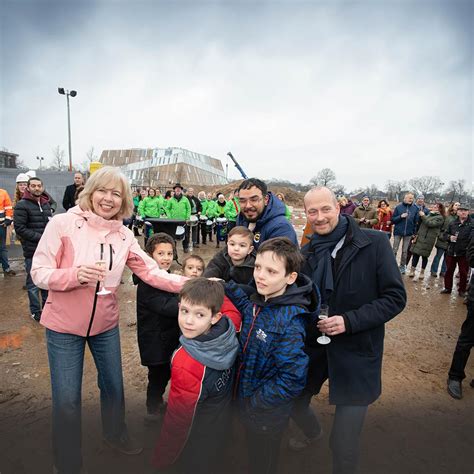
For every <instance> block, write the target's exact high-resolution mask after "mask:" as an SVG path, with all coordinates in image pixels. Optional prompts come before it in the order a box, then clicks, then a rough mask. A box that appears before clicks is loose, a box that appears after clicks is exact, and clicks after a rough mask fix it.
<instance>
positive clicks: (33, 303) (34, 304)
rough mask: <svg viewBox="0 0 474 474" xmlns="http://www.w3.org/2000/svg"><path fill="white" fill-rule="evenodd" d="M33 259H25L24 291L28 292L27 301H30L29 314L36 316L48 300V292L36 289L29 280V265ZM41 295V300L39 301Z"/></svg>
mask: <svg viewBox="0 0 474 474" xmlns="http://www.w3.org/2000/svg"><path fill="white" fill-rule="evenodd" d="M32 262H33V258H25V270H26V289H27V290H28V299H29V301H30V312H31V314H38V313H41V311H42V310H43V308H44V304H45V303H46V300H47V299H48V291H47V290H42V289H40V288H38V287H37V286H36V285H35V284H34V283H33V280H32V279H31V264H32ZM40 293H41V300H40Z"/></svg>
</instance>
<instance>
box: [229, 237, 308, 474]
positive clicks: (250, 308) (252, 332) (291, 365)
mask: <svg viewBox="0 0 474 474" xmlns="http://www.w3.org/2000/svg"><path fill="white" fill-rule="evenodd" d="M301 263H302V256H301V254H300V252H299V250H298V248H297V247H296V246H295V245H294V244H293V243H292V242H291V241H290V240H289V239H288V238H286V237H276V238H273V239H270V240H267V241H265V242H264V243H263V244H261V245H260V247H259V249H258V252H257V257H256V261H255V270H254V280H255V285H256V290H257V291H256V293H255V294H253V295H252V296H251V297H249V296H247V294H246V293H245V292H244V291H242V289H240V288H239V287H238V286H237V285H236V284H235V283H233V282H229V283H227V284H226V294H227V296H228V297H229V298H230V299H231V301H232V302H233V303H234V304H235V306H236V307H237V309H238V310H239V311H240V313H241V314H242V331H241V335H240V348H241V349H240V354H239V363H238V371H237V380H236V384H237V385H236V386H237V395H238V404H239V409H240V416H241V419H242V422H243V424H244V427H245V430H246V434H247V444H248V454H249V472H250V473H255V474H257V473H273V472H276V471H277V464H278V454H279V448H280V440H281V436H282V433H283V431H284V429H285V428H286V425H287V423H288V418H289V416H290V412H291V407H292V403H293V400H294V399H295V398H296V397H297V396H298V395H299V394H300V392H301V391H302V390H303V388H304V386H305V383H306V372H307V368H308V357H307V356H306V354H305V352H304V338H305V321H306V319H307V318H309V315H308V314H307V313H308V311H310V310H311V311H314V310H315V309H316V307H315V306H316V305H315V293H314V291H313V285H312V282H311V280H310V279H309V278H308V277H306V276H304V275H298V271H299V268H300V266H301ZM305 313H306V314H305ZM315 324H316V323H315Z"/></svg>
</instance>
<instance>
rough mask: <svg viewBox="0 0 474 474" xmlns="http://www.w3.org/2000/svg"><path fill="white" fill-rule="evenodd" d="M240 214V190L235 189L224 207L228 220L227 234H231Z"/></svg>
mask: <svg viewBox="0 0 474 474" xmlns="http://www.w3.org/2000/svg"><path fill="white" fill-rule="evenodd" d="M239 213H240V204H239V189H238V188H237V189H234V192H233V193H232V194H231V195H230V196H229V200H228V201H227V202H226V204H225V207H224V216H225V217H226V218H227V221H228V222H227V233H229V232H230V231H231V230H232V229H233V228H234V227H235V225H236V221H237V217H238V215H239Z"/></svg>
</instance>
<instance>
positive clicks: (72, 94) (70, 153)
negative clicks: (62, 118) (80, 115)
mask: <svg viewBox="0 0 474 474" xmlns="http://www.w3.org/2000/svg"><path fill="white" fill-rule="evenodd" d="M58 92H59V93H60V94H61V95H65V96H66V100H67V130H68V137H69V171H72V151H71V114H70V112H69V96H71V97H76V95H77V91H68V90H66V89H64V88H63V87H58Z"/></svg>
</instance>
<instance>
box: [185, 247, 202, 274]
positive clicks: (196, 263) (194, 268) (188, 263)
mask: <svg viewBox="0 0 474 474" xmlns="http://www.w3.org/2000/svg"><path fill="white" fill-rule="evenodd" d="M205 267H206V264H205V263H204V260H203V259H202V258H201V257H200V256H199V255H196V254H194V253H193V254H191V255H188V256H187V257H186V258H185V259H184V260H183V267H182V268H183V276H187V277H189V278H196V277H200V276H201V275H202V272H203V271H204V268H205Z"/></svg>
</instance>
